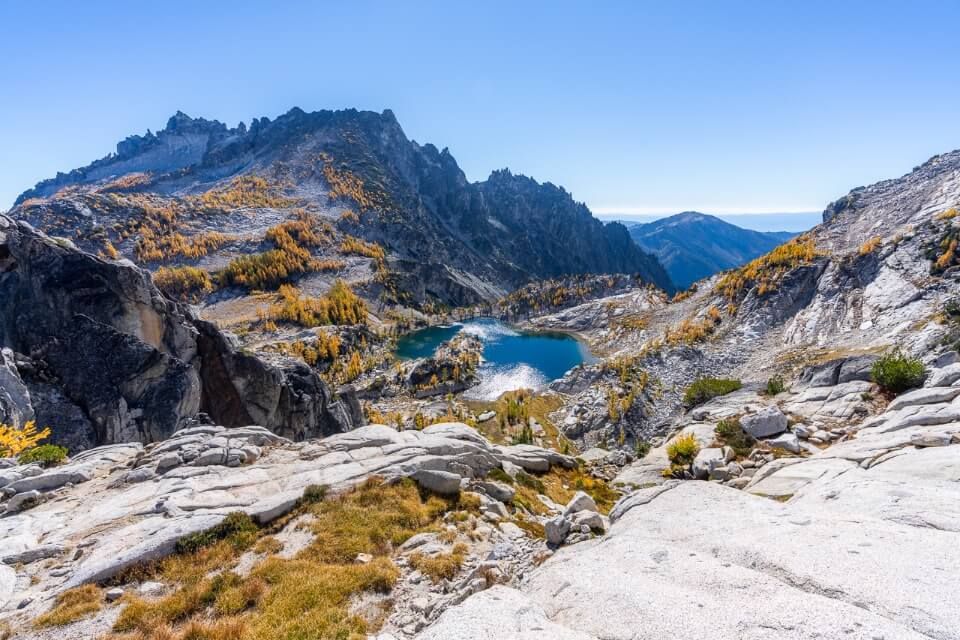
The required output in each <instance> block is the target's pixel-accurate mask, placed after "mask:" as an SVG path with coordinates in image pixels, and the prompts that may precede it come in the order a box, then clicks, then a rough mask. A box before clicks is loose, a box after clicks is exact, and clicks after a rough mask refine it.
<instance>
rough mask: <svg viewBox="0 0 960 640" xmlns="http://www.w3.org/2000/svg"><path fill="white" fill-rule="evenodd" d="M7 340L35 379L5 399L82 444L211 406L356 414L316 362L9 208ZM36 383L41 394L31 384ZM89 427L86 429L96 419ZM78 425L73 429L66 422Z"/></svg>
mask: <svg viewBox="0 0 960 640" xmlns="http://www.w3.org/2000/svg"><path fill="white" fill-rule="evenodd" d="M0 299H2V300H4V305H3V308H2V309H0V346H2V347H5V348H8V349H12V350H13V351H16V352H18V353H23V354H27V355H28V356H29V359H30V362H31V365H30V367H29V369H30V374H31V375H29V376H28V381H27V383H26V384H25V385H17V384H15V383H14V382H15V381H14V376H15V375H17V377H18V378H19V375H18V371H15V369H16V367H15V366H12V365H11V360H12V358H8V357H5V358H4V365H3V373H2V375H3V376H4V378H5V379H6V378H9V379H10V381H11V384H4V385H3V387H4V389H6V391H5V392H4V396H3V398H4V399H3V400H0V406H2V407H3V413H4V414H6V415H7V417H9V416H13V418H14V420H15V421H16V422H20V423H22V422H24V421H25V419H27V418H26V417H27V416H30V415H32V414H33V413H37V414H41V415H42V417H43V418H44V420H45V421H49V425H50V426H51V428H52V429H54V440H55V441H61V442H62V441H70V444H71V445H72V446H73V447H74V448H84V447H85V446H89V445H90V444H107V443H116V442H133V441H139V442H153V441H156V440H161V439H164V438H167V437H169V436H170V435H171V434H172V433H173V432H174V431H176V430H177V429H178V428H180V427H183V426H184V425H185V424H186V422H187V420H188V419H190V418H192V417H194V416H195V415H196V414H197V413H198V412H199V411H200V408H201V404H203V405H204V408H205V409H206V410H207V411H208V412H209V413H210V414H211V415H213V416H214V418H215V419H217V420H218V421H219V422H221V423H223V424H224V425H226V426H242V425H245V424H252V423H259V424H263V425H265V426H267V427H269V428H276V429H280V430H282V431H283V433H284V434H285V435H289V436H290V437H293V438H305V437H310V436H314V435H320V434H327V433H335V432H339V431H344V430H347V429H349V428H351V427H352V426H353V425H354V424H356V423H357V422H356V420H355V418H356V416H355V415H354V412H351V411H349V410H348V409H347V408H345V407H344V406H343V405H342V404H341V403H335V402H332V401H331V393H330V391H329V389H328V388H327V387H326V385H325V384H324V383H323V382H322V381H321V380H320V379H319V378H318V377H317V376H316V374H315V373H313V372H312V371H310V370H309V369H306V368H305V367H303V368H297V367H291V369H290V370H286V371H285V370H283V369H281V368H279V367H277V366H274V365H269V364H267V363H265V362H262V361H261V360H259V359H258V358H256V357H254V356H250V355H246V354H242V353H239V352H238V351H237V350H236V349H234V348H233V347H232V345H230V343H229V341H228V340H227V339H226V338H225V337H224V336H223V334H221V333H220V332H219V331H218V330H217V329H216V328H215V327H213V326H212V325H209V324H207V323H204V322H201V321H199V320H197V319H196V318H194V317H193V316H192V315H191V314H190V313H189V312H187V311H186V310H185V309H183V308H182V307H181V306H180V305H178V304H177V303H175V302H173V301H171V300H169V299H167V298H165V297H164V296H163V295H162V294H161V293H160V292H159V291H158V290H157V288H156V287H155V286H154V285H153V282H152V280H151V279H150V275H149V273H147V272H146V271H144V270H142V269H139V268H137V267H136V266H134V265H133V264H131V263H129V262H122V261H121V262H107V261H104V260H100V259H99V258H96V257H94V256H92V255H89V254H86V253H83V252H82V251H79V250H77V249H76V248H75V247H73V246H72V245H71V244H70V243H69V242H68V241H64V240H58V239H54V238H50V237H48V236H46V235H44V234H42V233H39V232H37V231H35V230H34V229H33V228H31V227H30V226H29V225H27V224H24V223H15V222H13V221H11V220H9V219H8V218H5V217H2V216H0ZM31 386H33V387H34V388H35V389H36V391H37V392H36V393H34V394H33V398H32V399H31V398H30V396H29V395H25V394H24V392H23V390H22V389H21V387H24V388H26V389H29V388H30V387H31ZM84 419H85V420H86V421H87V422H88V423H89V428H88V429H89V431H90V433H89V434H85V435H83V437H80V436H79V435H78V434H77V433H75V431H77V430H87V427H84ZM65 429H66V430H67V431H69V432H64V430H65Z"/></svg>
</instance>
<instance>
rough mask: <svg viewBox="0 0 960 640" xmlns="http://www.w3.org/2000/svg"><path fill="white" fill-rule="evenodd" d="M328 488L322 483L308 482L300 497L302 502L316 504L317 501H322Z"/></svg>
mask: <svg viewBox="0 0 960 640" xmlns="http://www.w3.org/2000/svg"><path fill="white" fill-rule="evenodd" d="M328 491H329V489H328V488H327V485H324V484H309V485H307V488H306V489H304V490H303V497H302V498H301V499H300V502H301V503H302V504H316V503H318V502H323V500H324V498H326V497H327V492H328Z"/></svg>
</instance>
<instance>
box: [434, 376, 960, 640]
mask: <svg viewBox="0 0 960 640" xmlns="http://www.w3.org/2000/svg"><path fill="white" fill-rule="evenodd" d="M869 389H871V385H870V383H866V382H861V381H850V382H845V383H841V384H836V385H831V386H820V387H808V386H798V388H797V389H796V390H795V391H794V392H792V393H788V394H780V395H779V396H778V397H777V398H776V400H775V401H774V400H769V399H766V398H763V397H761V396H758V395H756V394H754V393H752V392H741V393H737V394H733V395H732V396H727V397H724V398H720V399H717V400H715V401H713V402H711V403H708V404H707V405H704V406H703V407H701V408H699V409H698V410H697V411H694V412H692V413H691V415H689V416H688V417H687V418H686V420H685V424H684V425H683V427H682V429H681V431H680V433H678V436H677V437H679V436H680V435H681V434H685V433H692V434H694V435H695V437H697V438H698V439H699V440H700V441H701V442H702V443H703V446H704V447H709V445H710V443H711V441H712V440H713V439H714V437H713V425H714V424H715V423H716V421H717V420H719V419H722V418H723V417H727V416H730V415H733V414H737V413H740V414H746V415H751V414H752V415H761V414H763V413H764V412H771V411H773V412H777V411H778V410H775V409H771V407H774V406H778V405H779V406H781V407H783V409H784V410H786V411H788V412H789V413H790V414H791V416H792V417H793V418H794V419H795V420H802V421H803V422H797V423H795V424H794V425H793V426H791V427H790V428H789V430H785V431H784V432H783V433H782V434H780V436H779V437H780V438H783V439H784V440H792V441H796V442H803V444H804V451H805V452H804V454H803V455H800V454H798V455H796V456H789V457H782V458H779V459H776V460H772V461H770V462H765V463H762V464H761V466H760V467H759V468H756V467H755V465H754V464H753V463H752V461H751V464H750V465H749V468H746V469H738V470H737V473H738V474H739V475H742V477H743V478H745V479H746V480H745V481H744V482H738V481H737V478H733V479H730V473H729V472H728V467H732V466H733V464H730V465H726V466H724V461H723V458H722V454H721V453H720V450H719V449H716V450H712V449H709V448H705V449H702V450H701V453H702V454H703V455H701V460H705V461H706V463H707V464H708V466H709V468H710V474H711V476H712V477H716V478H718V480H717V481H679V480H669V481H663V480H662V479H659V470H660V469H662V468H663V467H664V466H666V456H665V454H664V453H663V448H660V449H655V450H654V451H652V452H651V453H650V454H649V455H648V456H647V457H646V458H644V459H643V460H640V461H638V462H637V463H635V464H634V465H632V466H630V467H627V468H626V469H625V470H624V471H623V472H622V473H621V475H620V477H619V478H618V480H620V481H622V482H625V483H627V484H629V485H631V486H642V487H643V488H639V489H637V490H636V491H633V492H632V493H630V494H629V495H628V496H627V497H625V498H623V499H622V500H621V501H620V502H619V503H618V504H617V505H616V507H614V509H613V511H612V512H611V514H610V519H611V521H612V522H613V524H612V526H611V528H610V531H609V532H608V533H607V534H606V535H605V536H603V537H601V538H597V539H596V540H593V541H589V542H586V543H584V544H580V545H577V546H575V547H566V548H563V549H561V550H560V551H559V552H558V553H557V554H556V555H555V556H554V557H552V558H551V559H549V560H548V561H547V562H546V563H544V564H543V565H542V566H541V567H539V568H538V569H536V570H535V571H533V572H532V573H531V574H530V575H529V576H528V580H527V581H526V582H525V583H524V584H523V585H522V586H521V587H520V588H508V587H505V586H497V587H494V588H492V589H490V590H487V591H484V592H483V593H480V594H477V595H474V596H472V597H471V598H469V599H468V600H466V602H464V603H463V604H462V605H460V606H458V607H455V608H453V609H450V610H448V611H447V612H446V613H445V614H444V615H443V616H442V617H441V618H440V620H439V622H438V623H437V624H436V625H434V626H433V627H431V628H430V629H429V630H427V631H426V632H425V633H423V634H422V635H421V636H420V637H421V638H425V639H430V640H438V639H447V638H451V639H452V638H457V639H480V638H494V637H497V638H565V639H566V638H570V639H583V640H587V639H599V638H604V639H607V638H663V637H709V638H770V637H777V638H836V637H846V638H886V639H891V638H939V639H947V638H960V612H958V610H957V608H956V607H955V606H953V602H954V601H955V600H956V598H957V596H958V595H960V585H958V582H957V576H958V575H960V553H958V552H957V549H958V548H960V507H958V505H960V446H958V445H960V364H950V365H948V366H945V367H943V368H940V369H934V370H933V371H932V373H931V374H930V376H929V377H928V382H927V386H926V387H924V388H922V389H917V390H915V391H911V392H908V393H906V394H904V395H901V396H899V397H898V398H897V399H895V400H894V401H893V402H892V403H890V405H889V406H888V407H887V408H886V410H885V411H883V412H880V413H879V414H877V415H875V416H872V417H868V418H867V419H865V420H863V421H862V422H859V424H858V423H857V420H856V419H853V420H851V419H850V418H849V417H846V416H844V413H849V412H845V411H842V410H841V408H842V407H848V408H849V407H853V406H856V405H858V404H863V402H864V401H863V397H864V394H866V393H868V390H869ZM785 422H786V421H784V424H785ZM841 431H842V435H833V436H831V438H833V439H835V440H836V442H835V443H833V444H831V445H826V446H824V448H822V449H821V448H820V447H819V446H813V445H810V444H809V440H810V439H811V438H812V434H814V433H818V432H823V433H832V434H839V433H841ZM797 434H800V435H801V436H803V437H804V438H806V440H804V439H801V437H800V436H798V435H797ZM771 435H773V434H771ZM808 449H812V450H813V451H816V453H813V454H809V453H807V452H806V451H807V450H808ZM798 451H799V449H798ZM711 456H716V457H717V459H715V460H713V461H712V462H711V461H710V460H709V458H710V457H711ZM734 464H735V463H734ZM737 466H738V467H739V466H740V465H737ZM720 468H722V469H723V471H724V472H723V473H715V471H716V470H717V469H720ZM719 478H723V480H719ZM638 483H644V484H642V485H638ZM725 485H732V486H725ZM737 486H740V487H743V489H742V490H738V489H737V488H736V487H737Z"/></svg>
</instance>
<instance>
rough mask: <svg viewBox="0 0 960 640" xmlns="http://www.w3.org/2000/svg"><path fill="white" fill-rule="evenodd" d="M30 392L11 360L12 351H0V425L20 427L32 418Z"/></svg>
mask: <svg viewBox="0 0 960 640" xmlns="http://www.w3.org/2000/svg"><path fill="white" fill-rule="evenodd" d="M33 417H34V416H33V405H32V404H31V403H30V392H29V391H27V387H26V386H25V385H24V384H23V380H22V379H21V378H20V373H19V372H18V371H17V368H16V366H15V364H14V360H13V351H11V350H10V349H2V350H0V424H7V425H13V426H16V427H22V426H23V424H24V423H25V422H27V421H29V420H31V419H32V418H33Z"/></svg>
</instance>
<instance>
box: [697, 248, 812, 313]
mask: <svg viewBox="0 0 960 640" xmlns="http://www.w3.org/2000/svg"><path fill="white" fill-rule="evenodd" d="M819 255H822V253H821V252H819V251H817V248H816V246H815V245H814V242H813V238H810V237H808V236H800V237H798V238H794V239H793V240H791V241H790V242H787V243H785V244H782V245H780V246H779V247H777V248H776V249H774V250H773V251H771V252H770V253H768V254H766V255H763V256H760V257H759V258H757V259H755V260H752V261H750V262H748V263H747V264H745V265H744V266H742V267H740V268H739V269H735V270H733V271H729V272H727V273H726V274H724V276H723V277H722V278H721V279H720V281H719V282H718V283H717V285H716V288H715V289H714V290H715V291H716V292H717V293H722V294H723V295H724V296H726V297H727V299H729V300H731V301H735V300H736V299H737V298H738V297H739V296H740V294H741V293H742V292H744V291H746V290H747V289H749V288H750V287H752V286H754V285H756V287H757V294H758V295H761V296H762V295H764V294H766V293H768V292H770V291H775V290H776V284H777V282H779V280H780V278H782V277H783V276H784V274H786V273H787V272H788V271H790V270H791V269H793V268H795V267H798V266H800V265H802V264H806V263H809V262H810V261H812V260H813V259H814V258H816V257H817V256H819Z"/></svg>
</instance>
